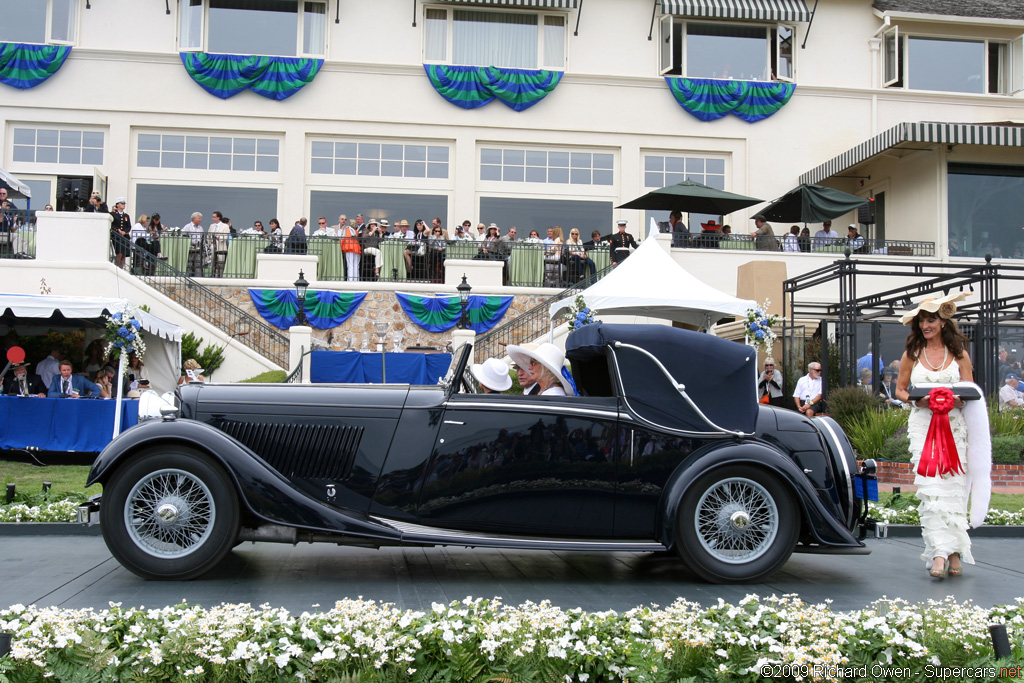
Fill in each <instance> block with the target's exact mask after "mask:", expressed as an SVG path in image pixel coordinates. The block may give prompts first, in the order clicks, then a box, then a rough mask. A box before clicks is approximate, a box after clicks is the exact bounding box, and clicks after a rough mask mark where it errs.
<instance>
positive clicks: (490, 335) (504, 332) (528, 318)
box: [473, 266, 612, 360]
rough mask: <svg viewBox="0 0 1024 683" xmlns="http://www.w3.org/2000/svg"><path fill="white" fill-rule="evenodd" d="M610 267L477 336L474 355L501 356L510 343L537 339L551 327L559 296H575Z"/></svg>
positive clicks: (563, 297) (565, 297)
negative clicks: (553, 306) (553, 310)
mask: <svg viewBox="0 0 1024 683" xmlns="http://www.w3.org/2000/svg"><path fill="white" fill-rule="evenodd" d="M611 269H612V266H608V267H607V268H605V269H604V270H601V271H598V272H597V274H596V275H591V276H589V277H585V278H584V279H583V280H580V281H579V282H576V283H575V284H573V285H572V286H570V287H567V288H566V289H563V290H562V291H561V292H559V293H558V294H555V295H554V296H552V297H551V298H549V299H546V300H544V301H542V302H541V303H539V304H537V305H536V306H534V307H533V308H531V309H529V310H528V311H526V312H524V313H523V314H521V315H518V316H516V317H515V318H513V319H512V320H510V321H509V322H507V323H505V324H504V325H499V326H498V327H495V328H493V329H491V330H489V331H487V332H485V333H484V334H482V335H480V336H479V337H477V339H476V342H475V343H474V345H473V346H474V350H473V353H474V355H475V356H476V358H477V359H478V360H481V359H484V358H501V357H502V356H504V355H505V347H506V346H508V345H509V344H523V343H526V342H532V341H533V340H535V339H537V338H538V337H540V336H541V335H542V334H544V333H545V332H547V331H549V330H550V329H551V314H550V312H549V309H550V307H551V304H553V303H555V302H556V301H561V300H562V299H568V298H575V297H576V296H578V295H579V294H580V293H581V292H582V291H583V290H584V289H586V288H587V287H589V286H590V285H592V284H594V283H595V282H597V281H598V280H600V279H601V278H603V277H604V276H606V275H607V274H608V273H609V272H611ZM562 322H564V321H556V322H555V327H557V326H558V325H560V324H561V323H562Z"/></svg>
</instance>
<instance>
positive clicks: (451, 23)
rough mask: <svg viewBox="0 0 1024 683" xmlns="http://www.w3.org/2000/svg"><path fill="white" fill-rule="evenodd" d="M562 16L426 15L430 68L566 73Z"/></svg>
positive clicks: (434, 12)
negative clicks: (446, 66)
mask: <svg viewBox="0 0 1024 683" xmlns="http://www.w3.org/2000/svg"><path fill="white" fill-rule="evenodd" d="M565 21H566V17H565V15H564V14H538V13H536V12H498V11H491V10H477V9H472V10H469V9H447V8H445V9H439V8H428V9H427V10H426V22H425V23H426V28H425V31H424V42H425V46H424V58H425V61H427V62H434V63H443V64H456V65H464V66H504V67H512V68H516V69H538V68H540V69H564V68H565V28H566V26H565Z"/></svg>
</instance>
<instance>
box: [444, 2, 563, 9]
mask: <svg viewBox="0 0 1024 683" xmlns="http://www.w3.org/2000/svg"><path fill="white" fill-rule="evenodd" d="M440 2H442V3H444V4H452V5H491V6H495V7H535V8H537V9H575V8H576V2H577V0H440Z"/></svg>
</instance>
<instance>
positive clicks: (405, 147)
mask: <svg viewBox="0 0 1024 683" xmlns="http://www.w3.org/2000/svg"><path fill="white" fill-rule="evenodd" d="M310 156H311V159H310V168H309V170H310V172H311V173H316V174H325V175H361V176H380V177H390V178H447V177H448V164H449V149H448V147H447V146H444V145H427V144H416V143H404V144H403V143H397V142H395V143H382V142H351V141H342V142H328V141H314V142H313V144H312V149H311V154H310Z"/></svg>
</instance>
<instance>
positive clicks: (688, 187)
mask: <svg viewBox="0 0 1024 683" xmlns="http://www.w3.org/2000/svg"><path fill="white" fill-rule="evenodd" d="M762 201H764V200H763V199H754V198H753V197H745V196H744V195H741V194H734V193H732V192H726V191H725V190H716V189H715V188H713V187H708V186H707V185H701V184H700V183H695V182H693V181H692V180H684V181H683V182H681V183H676V184H675V185H669V186H668V187H663V188H661V189H660V190H654V191H653V192H648V193H647V194H645V195H644V196H643V197H638V198H636V199H634V200H633V201H631V202H627V203H625V204H623V205H622V206H619V207H617V208H619V209H647V210H650V211H684V212H686V213H707V214H712V215H717V216H723V215H725V214H728V213H732V212H733V211H738V210H740V209H745V208H746V207H748V206H753V205H754V204H758V203H760V202H762Z"/></svg>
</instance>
